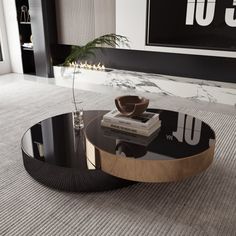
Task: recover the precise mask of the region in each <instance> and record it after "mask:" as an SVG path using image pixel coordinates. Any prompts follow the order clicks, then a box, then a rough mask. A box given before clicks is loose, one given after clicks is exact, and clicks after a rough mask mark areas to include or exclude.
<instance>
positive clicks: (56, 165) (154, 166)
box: [21, 109, 215, 192]
mask: <svg viewBox="0 0 236 236" xmlns="http://www.w3.org/2000/svg"><path fill="white" fill-rule="evenodd" d="M149 111H151V112H157V113H160V120H161V128H160V129H159V130H158V131H157V132H156V133H155V134H154V135H152V136H151V137H149V138H147V137H142V136H138V135H133V134H126V133H122V132H119V131H115V130H112V129H108V128H104V127H101V119H102V116H103V115H104V114H105V113H107V112H108V111H85V112H84V123H85V127H84V129H82V130H79V131H77V130H75V129H74V127H73V114H72V113H68V114H62V115H58V116H55V117H51V118H48V119H46V120H43V121H41V122H39V123H37V124H35V125H34V126H33V127H31V128H30V129H29V130H28V131H26V133H25V134H24V136H23V137H22V142H21V147H22V153H23V161H24V166H25V169H26V170H27V172H28V173H29V174H30V175H31V176H32V177H33V178H34V179H36V180H37V181H39V182H40V183H43V184H45V185H47V186H49V187H53V188H57V189H59V190H65V191H81V192H89V191H104V190H111V189H116V188H120V187H124V186H128V185H131V184H134V183H136V182H137V181H138V182H155V183H156V182H170V181H177V180H182V179H184V178H187V177H190V176H193V175H196V174H198V173H200V172H201V171H203V170H205V169H206V168H207V167H208V166H209V165H210V164H211V162H212V161H213V156H214V147H215V133H214V131H213V130H212V129H211V128H210V126H208V125H207V124H206V123H204V122H203V121H201V120H199V119H197V118H194V117H192V116H189V115H187V114H182V113H178V112H174V111H167V110H158V109H149Z"/></svg>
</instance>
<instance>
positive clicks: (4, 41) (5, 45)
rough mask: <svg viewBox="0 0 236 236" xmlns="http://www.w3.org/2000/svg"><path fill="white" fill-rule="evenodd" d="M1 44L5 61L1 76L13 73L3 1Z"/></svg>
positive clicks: (0, 27) (0, 25)
mask: <svg viewBox="0 0 236 236" xmlns="http://www.w3.org/2000/svg"><path fill="white" fill-rule="evenodd" d="M0 42H1V51H2V56H3V61H0V74H5V73H9V72H10V71H11V63H10V57H9V51H8V43H7V33H6V26H5V19H4V11H3V5H2V1H1V0H0Z"/></svg>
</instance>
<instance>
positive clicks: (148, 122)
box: [103, 109, 159, 128]
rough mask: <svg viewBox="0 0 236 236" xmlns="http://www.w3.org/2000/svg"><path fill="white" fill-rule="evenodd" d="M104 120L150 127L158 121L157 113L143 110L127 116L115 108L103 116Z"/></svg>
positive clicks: (138, 126)
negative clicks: (139, 113) (135, 114)
mask: <svg viewBox="0 0 236 236" xmlns="http://www.w3.org/2000/svg"><path fill="white" fill-rule="evenodd" d="M103 120H104V121H106V122H110V123H114V124H117V125H118V124H121V125H128V126H130V127H135V128H140V127H142V128H150V127H151V126H153V125H154V124H157V123H158V121H159V114H158V113H152V112H144V113H143V114H141V115H138V116H134V117H127V116H124V115H122V114H121V113H120V112H119V111H118V110H117V109H114V110H112V111H110V112H108V113H106V114H105V115H104V116H103Z"/></svg>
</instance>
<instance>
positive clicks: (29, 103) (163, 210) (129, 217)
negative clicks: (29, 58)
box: [0, 81, 236, 236]
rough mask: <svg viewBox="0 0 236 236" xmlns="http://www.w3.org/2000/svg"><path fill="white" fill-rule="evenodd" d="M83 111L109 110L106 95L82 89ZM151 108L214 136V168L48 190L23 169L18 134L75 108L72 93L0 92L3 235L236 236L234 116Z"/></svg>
mask: <svg viewBox="0 0 236 236" xmlns="http://www.w3.org/2000/svg"><path fill="white" fill-rule="evenodd" d="M79 95H80V100H81V101H83V105H82V106H83V107H84V108H85V109H98V108H100V109H110V108H112V107H113V102H112V99H111V96H108V95H103V94H99V93H92V92H85V91H79ZM151 104H152V106H155V105H156V106H157V104H158V107H161V108H169V109H175V110H180V111H182V112H186V113H189V114H193V115H195V116H197V117H199V118H202V119H203V120H204V121H206V122H208V123H209V124H210V125H211V126H212V127H213V128H214V129H215V131H216V135H217V144H216V153H215V160H214V163H213V165H212V166H211V167H210V168H209V169H208V170H207V171H206V172H205V173H203V174H200V175H198V176H196V177H192V178H190V179H188V180H185V181H183V182H178V183H169V184H137V185H135V186H130V187H128V188H124V189H120V190H115V191H109V192H103V193H89V194H88V193H86V194H81V193H65V192H59V191H55V190H52V189H49V188H47V187H45V186H43V185H41V184H39V183H38V182H36V181H35V180H34V179H32V178H31V177H30V176H29V175H28V174H27V172H26V171H25V170H24V167H23V164H22V158H21V151H20V138H21V136H22V134H23V132H24V131H25V130H26V129H27V128H28V127H30V126H31V125H33V124H35V123H36V122H37V121H39V120H41V119H44V118H47V117H49V116H52V115H56V114H59V113H64V112H69V111H71V109H72V103H71V92H70V90H69V89H66V88H61V87H56V86H52V85H46V84H39V83H36V82H26V81H20V82H12V83H11V84H7V83H6V84H3V85H1V86H0V111H1V113H0V235H1V236H2V235H236V203H235V200H236V151H235V149H236V148H235V144H236V137H235V134H236V116H233V115H227V114H220V113H213V112H206V111H200V110H198V109H196V108H192V109H190V108H186V107H184V106H183V105H184V104H174V102H173V99H172V100H168V99H165V100H162V99H157V101H155V100H154V99H152V100H151Z"/></svg>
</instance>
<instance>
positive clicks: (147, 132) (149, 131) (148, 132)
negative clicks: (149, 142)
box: [101, 120, 161, 137]
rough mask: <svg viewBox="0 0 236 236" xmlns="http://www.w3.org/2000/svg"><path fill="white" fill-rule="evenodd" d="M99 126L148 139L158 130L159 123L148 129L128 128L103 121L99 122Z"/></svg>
mask: <svg viewBox="0 0 236 236" xmlns="http://www.w3.org/2000/svg"><path fill="white" fill-rule="evenodd" d="M101 125H102V126H104V127H108V128H111V129H116V130H120V131H123V132H127V133H132V134H137V135H142V136H146V137H148V136H150V135H151V134H153V133H154V132H155V131H156V130H157V129H159V128H160V127H161V121H159V123H158V124H156V125H154V126H152V127H151V128H150V129H145V128H134V127H130V126H128V125H123V124H116V123H111V122H107V121H104V120H102V121H101Z"/></svg>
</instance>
